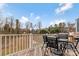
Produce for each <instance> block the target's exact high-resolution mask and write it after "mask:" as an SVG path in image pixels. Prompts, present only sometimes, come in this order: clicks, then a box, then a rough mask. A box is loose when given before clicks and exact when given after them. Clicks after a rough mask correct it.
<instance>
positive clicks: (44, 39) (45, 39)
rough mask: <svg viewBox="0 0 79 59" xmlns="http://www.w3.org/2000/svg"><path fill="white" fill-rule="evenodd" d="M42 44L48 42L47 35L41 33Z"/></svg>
mask: <svg viewBox="0 0 79 59" xmlns="http://www.w3.org/2000/svg"><path fill="white" fill-rule="evenodd" d="M43 41H44V44H45V43H47V42H48V39H47V35H43Z"/></svg>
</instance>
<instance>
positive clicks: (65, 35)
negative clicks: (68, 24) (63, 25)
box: [58, 33, 68, 39]
mask: <svg viewBox="0 0 79 59" xmlns="http://www.w3.org/2000/svg"><path fill="white" fill-rule="evenodd" d="M58 38H59V39H68V34H65V33H61V34H58Z"/></svg>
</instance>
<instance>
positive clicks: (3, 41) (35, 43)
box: [0, 34, 52, 56]
mask: <svg viewBox="0 0 79 59" xmlns="http://www.w3.org/2000/svg"><path fill="white" fill-rule="evenodd" d="M43 35H45V34H0V55H2V56H5V55H10V54H14V53H17V52H19V51H22V50H24V49H32V48H36V47H39V45H42V43H43ZM49 35H52V34H49Z"/></svg>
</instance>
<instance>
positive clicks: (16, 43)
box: [16, 35, 18, 52]
mask: <svg viewBox="0 0 79 59" xmlns="http://www.w3.org/2000/svg"><path fill="white" fill-rule="evenodd" d="M17 51H18V36H17V35H16V52H17Z"/></svg>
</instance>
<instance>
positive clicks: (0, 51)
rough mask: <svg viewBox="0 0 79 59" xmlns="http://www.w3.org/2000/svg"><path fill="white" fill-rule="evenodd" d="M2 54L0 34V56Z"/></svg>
mask: <svg viewBox="0 0 79 59" xmlns="http://www.w3.org/2000/svg"><path fill="white" fill-rule="evenodd" d="M1 55H2V36H0V56H1Z"/></svg>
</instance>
